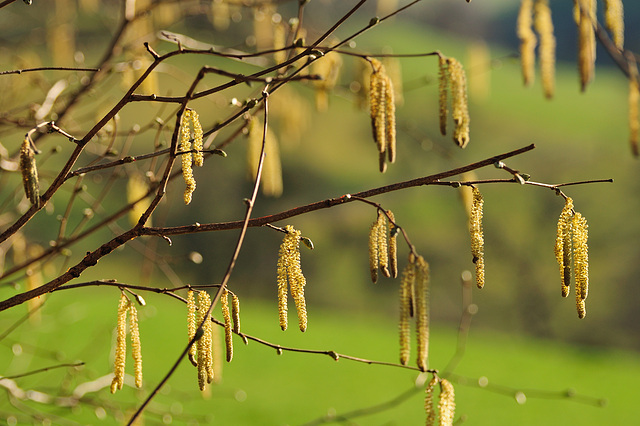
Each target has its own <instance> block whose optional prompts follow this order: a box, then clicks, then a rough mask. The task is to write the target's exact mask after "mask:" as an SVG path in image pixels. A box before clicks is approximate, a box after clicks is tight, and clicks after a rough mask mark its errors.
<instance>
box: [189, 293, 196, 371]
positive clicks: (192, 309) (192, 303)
mask: <svg viewBox="0 0 640 426" xmlns="http://www.w3.org/2000/svg"><path fill="white" fill-rule="evenodd" d="M196 321H197V319H196V298H195V296H194V292H193V291H192V290H189V291H188V292H187V331H188V338H189V341H191V339H193V337H194V336H195V335H196V329H197V328H198V324H197V323H196ZM196 348H197V345H196V343H194V344H193V345H191V347H190V348H189V361H191V364H193V365H194V366H197V365H198V356H197V350H196Z"/></svg>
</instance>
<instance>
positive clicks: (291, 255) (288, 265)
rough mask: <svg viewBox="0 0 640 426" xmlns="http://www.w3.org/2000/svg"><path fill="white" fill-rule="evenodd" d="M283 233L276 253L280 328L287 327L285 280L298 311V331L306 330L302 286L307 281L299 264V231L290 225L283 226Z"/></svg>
mask: <svg viewBox="0 0 640 426" xmlns="http://www.w3.org/2000/svg"><path fill="white" fill-rule="evenodd" d="M285 230H286V231H287V233H286V234H285V236H284V238H283V240H282V244H281V245H280V252H279V255H278V268H277V269H278V270H277V273H278V311H279V313H280V328H282V330H286V329H287V281H288V283H289V288H290V289H291V296H292V297H293V301H294V303H295V305H296V310H297V312H298V325H299V328H300V331H306V330H307V307H306V300H305V296H304V288H305V286H306V284H307V281H306V279H305V277H304V275H303V274H302V268H301V266H300V235H301V233H300V231H298V230H296V229H294V228H293V226H291V225H287V226H286V227H285Z"/></svg>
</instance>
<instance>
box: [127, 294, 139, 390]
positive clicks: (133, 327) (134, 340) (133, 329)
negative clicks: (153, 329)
mask: <svg viewBox="0 0 640 426" xmlns="http://www.w3.org/2000/svg"><path fill="white" fill-rule="evenodd" d="M129 332H130V333H131V357H132V358H133V377H134V378H135V383H136V387H138V388H140V387H142V347H141V346H140V329H139V328H138V310H137V309H136V307H135V305H134V304H133V303H131V304H130V306H129Z"/></svg>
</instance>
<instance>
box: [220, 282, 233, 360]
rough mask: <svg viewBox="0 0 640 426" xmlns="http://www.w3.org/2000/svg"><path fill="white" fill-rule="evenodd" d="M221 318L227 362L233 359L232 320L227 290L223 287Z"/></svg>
mask: <svg viewBox="0 0 640 426" xmlns="http://www.w3.org/2000/svg"><path fill="white" fill-rule="evenodd" d="M220 306H221V307H222V318H223V319H224V343H225V348H226V353H227V362H231V360H232V359H233V322H232V321H231V312H230V310H229V292H228V291H227V290H226V289H225V290H224V291H223V292H222V295H221V296H220Z"/></svg>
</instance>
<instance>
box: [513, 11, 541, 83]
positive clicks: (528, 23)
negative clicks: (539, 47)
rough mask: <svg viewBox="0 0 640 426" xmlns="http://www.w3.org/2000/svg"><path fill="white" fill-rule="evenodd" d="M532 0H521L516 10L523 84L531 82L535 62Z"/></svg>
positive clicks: (535, 40)
mask: <svg viewBox="0 0 640 426" xmlns="http://www.w3.org/2000/svg"><path fill="white" fill-rule="evenodd" d="M532 27H533V0H522V2H521V3H520V11H519V12H518V20H517V34H518V38H519V39H520V65H521V67H522V79H523V81H524V84H525V86H529V85H530V84H532V83H533V80H534V75H535V63H536V54H535V49H536V43H537V39H536V35H535V33H534V32H533V28H532Z"/></svg>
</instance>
